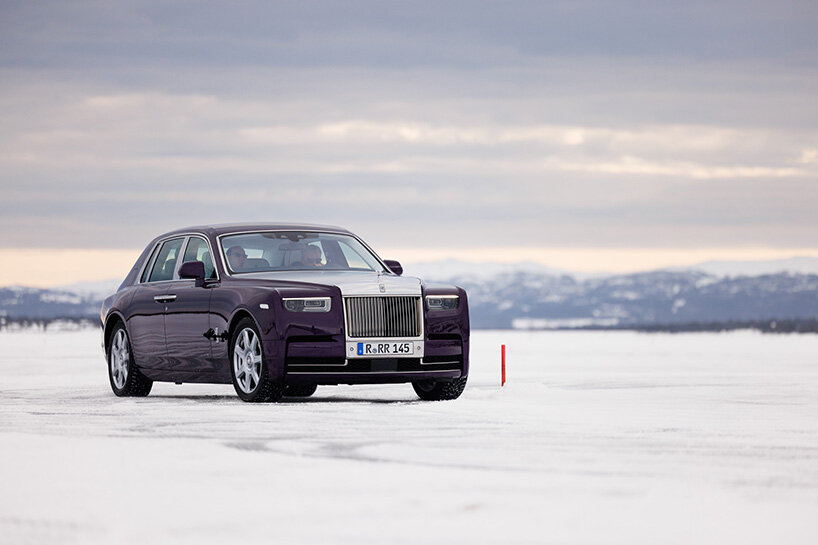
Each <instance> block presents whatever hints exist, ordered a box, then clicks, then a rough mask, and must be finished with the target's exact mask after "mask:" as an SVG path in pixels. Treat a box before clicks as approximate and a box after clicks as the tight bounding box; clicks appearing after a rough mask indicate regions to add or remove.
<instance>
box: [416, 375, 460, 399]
mask: <svg viewBox="0 0 818 545" xmlns="http://www.w3.org/2000/svg"><path fill="white" fill-rule="evenodd" d="M467 378H468V377H462V378H456V379H453V380H416V381H415V382H413V383H412V388H414V389H415V393H416V394H417V395H418V397H419V398H420V399H422V400H424V401H445V400H447V399H457V398H458V397H460V394H462V393H463V390H464V389H465V388H466V379H467Z"/></svg>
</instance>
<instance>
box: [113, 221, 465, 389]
mask: <svg viewBox="0 0 818 545" xmlns="http://www.w3.org/2000/svg"><path fill="white" fill-rule="evenodd" d="M402 273H403V269H402V268H401V266H400V263H398V262H397V261H388V260H382V259H381V258H380V257H378V256H377V254H375V252H374V251H372V249H371V248H370V247H369V246H367V245H366V244H365V243H364V242H363V241H362V240H361V239H359V238H358V237H357V236H355V235H354V234H352V233H350V232H349V231H347V230H345V229H341V228H338V227H327V226H320V225H283V224H250V225H213V226H203V227H190V228H187V229H179V230H177V231H173V232H170V233H166V234H164V235H162V236H160V237H157V238H156V239H154V240H153V241H152V242H151V243H150V244H148V246H147V248H145V250H144V251H143V252H142V255H141V256H139V259H138V260H137V262H136V264H135V265H134V266H133V268H132V269H131V272H130V273H129V274H128V276H127V278H125V281H124V282H123V283H122V285H121V286H120V287H119V289H118V291H117V292H116V293H115V294H114V295H112V296H111V297H108V298H107V299H106V300H105V302H104V303H103V304H102V314H101V317H102V326H103V347H104V349H105V354H106V357H107V361H108V375H109V379H110V382H111V388H112V389H113V391H114V394H116V395H117V396H146V395H148V393H149V392H150V390H151V386H152V385H153V381H168V382H176V383H178V384H180V383H183V382H208V383H223V384H228V383H231V382H232V384H233V386H234V387H235V389H236V393H237V394H238V396H239V397H240V398H241V399H243V400H244V401H277V400H279V399H280V398H281V397H282V396H301V397H306V396H310V395H312V394H313V393H314V392H315V390H316V387H317V385H319V384H364V383H370V384H372V383H392V382H410V383H412V386H413V387H414V389H415V392H416V393H417V395H418V396H419V397H420V398H421V399H425V400H443V399H455V398H457V397H459V396H460V394H461V393H462V392H463V389H464V388H465V386H466V378H467V376H468V373H469V310H468V302H467V300H466V292H465V291H464V290H463V289H462V288H459V287H456V286H446V285H433V284H426V283H424V282H422V281H421V280H419V279H417V278H411V277H403V276H401V275H402Z"/></svg>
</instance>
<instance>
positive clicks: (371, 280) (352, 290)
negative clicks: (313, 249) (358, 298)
mask: <svg viewBox="0 0 818 545" xmlns="http://www.w3.org/2000/svg"><path fill="white" fill-rule="evenodd" d="M241 277H242V278H264V279H269V280H287V281H292V282H308V283H311V284H322V285H325V286H338V288H340V290H341V294H342V295H345V296H347V295H420V293H421V292H420V279H419V278H414V277H411V276H394V275H391V274H378V273H375V272H364V271H270V272H259V273H250V274H242V275H241Z"/></svg>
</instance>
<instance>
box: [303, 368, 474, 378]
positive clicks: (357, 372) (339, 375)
mask: <svg viewBox="0 0 818 545" xmlns="http://www.w3.org/2000/svg"><path fill="white" fill-rule="evenodd" d="M435 373H460V369H429V370H424V371H347V372H345V373H340V374H338V375H336V376H337V377H346V376H350V375H361V376H367V375H415V374H424V375H428V374H435ZM287 374H288V375H308V376H309V375H332V374H333V373H304V372H298V371H296V372H293V373H287Z"/></svg>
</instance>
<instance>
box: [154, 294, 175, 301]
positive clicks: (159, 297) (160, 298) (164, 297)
mask: <svg viewBox="0 0 818 545" xmlns="http://www.w3.org/2000/svg"><path fill="white" fill-rule="evenodd" d="M153 300H154V301H156V302H157V303H172V302H174V301H175V300H176V295H174V294H172V293H171V294H167V295H157V296H155V297H154V298H153Z"/></svg>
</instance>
